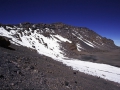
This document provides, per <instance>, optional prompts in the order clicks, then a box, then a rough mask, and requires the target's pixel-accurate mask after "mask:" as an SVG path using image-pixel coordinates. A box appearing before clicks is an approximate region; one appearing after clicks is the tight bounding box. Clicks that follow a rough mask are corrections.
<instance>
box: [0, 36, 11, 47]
mask: <svg viewBox="0 0 120 90" xmlns="http://www.w3.org/2000/svg"><path fill="white" fill-rule="evenodd" d="M10 44H11V43H10V41H9V39H8V38H7V37H4V36H0V46H2V47H8V46H10Z"/></svg>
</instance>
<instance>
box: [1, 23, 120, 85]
mask: <svg viewBox="0 0 120 90" xmlns="http://www.w3.org/2000/svg"><path fill="white" fill-rule="evenodd" d="M0 36H5V37H8V38H9V40H10V42H11V43H13V44H15V45H22V46H26V47H28V48H32V49H35V50H37V52H38V53H40V54H43V55H46V56H49V57H52V58H53V59H55V60H57V61H60V62H63V63H64V64H66V65H67V66H71V67H72V68H73V69H75V70H79V71H80V72H84V73H87V74H90V75H94V76H98V77H101V78H105V79H107V80H111V81H115V82H118V83H120V72H119V71H120V68H117V67H113V66H110V65H106V64H97V63H92V62H86V61H80V60H77V59H74V58H73V59H71V58H69V57H68V56H70V55H72V54H73V53H74V51H75V52H77V54H79V52H81V51H86V50H89V51H97V50H110V49H113V48H116V46H115V45H114V42H113V41H112V40H110V39H107V38H103V37H101V36H100V35H98V34H96V33H95V32H93V31H91V30H89V29H87V28H81V27H73V26H69V25H65V24H63V23H55V24H30V23H23V24H19V25H1V27H0Z"/></svg>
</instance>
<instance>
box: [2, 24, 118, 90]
mask: <svg viewBox="0 0 120 90" xmlns="http://www.w3.org/2000/svg"><path fill="white" fill-rule="evenodd" d="M119 53H120V49H119V47H117V46H115V44H114V42H113V40H111V39H107V38H105V37H102V36H100V35H99V34H97V33H95V32H94V31H93V30H90V29H88V28H86V27H75V26H71V25H67V24H64V23H52V24H44V23H39V24H34V23H29V22H26V23H20V24H9V25H8V24H7V25H5V24H0V57H1V58H0V64H1V66H0V67H1V68H0V71H1V72H0V78H1V82H4V83H3V84H0V86H1V87H2V88H4V89H6V88H7V87H8V88H9V89H17V88H19V89H24V88H26V89H27V84H28V88H29V89H33V88H32V87H35V89H38V88H41V90H56V89H58V90H79V89H83V90H84V89H85V90H93V89H98V90H106V89H109V90H119V88H120V87H119V84H118V83H120V72H119V71H120V68H119V67H120V61H119V58H120V55H119ZM57 61H59V62H57ZM60 62H61V63H60ZM101 63H102V64H101ZM64 65H66V66H69V67H71V68H72V69H71V68H69V67H66V66H64ZM73 70H77V72H76V71H73ZM81 72H83V73H85V74H83V73H81ZM71 73H72V74H71ZM77 73H78V74H77ZM76 74H77V75H76ZM86 74H88V75H86ZM69 75H70V76H69ZM89 75H93V76H97V78H96V77H93V76H89ZM45 76H46V77H45ZM23 77H24V78H26V81H25V80H24V79H23ZM66 77H67V78H66ZM73 77H76V78H74V79H73V80H71V78H73ZM9 78H10V79H9ZM16 78H17V79H16ZM37 78H39V79H37ZM86 78H87V79H86ZM102 78H103V79H106V80H109V81H105V80H103V79H102ZM14 79H15V81H14ZM80 79H81V84H80V82H79V81H80ZM4 80H6V81H4ZM11 80H12V81H13V82H14V83H12V81H11ZM34 80H36V82H35V81H34ZM39 80H41V81H39ZM84 80H85V81H84ZM91 80H93V81H95V82H93V81H91ZM111 81H113V82H117V84H116V83H113V82H111ZM9 82H10V84H9ZM73 82H74V83H73ZM97 82H98V83H99V84H96V83H97ZM6 83H7V85H8V86H5V85H6ZM16 83H17V84H16ZM20 83H21V84H20ZM39 83H41V84H40V85H39ZM77 83H79V84H77ZM90 83H92V84H93V85H92V84H90ZM103 83H105V84H103ZM106 83H108V85H107V86H106ZM61 84H62V86H61ZM83 84H86V85H88V86H89V87H90V88H87V87H86V86H83ZM52 85H53V86H52ZM56 85H57V86H56ZM94 85H95V86H96V87H94ZM114 85H115V86H114ZM79 86H80V87H79ZM42 87H43V88H44V89H42ZM55 87H56V89H55ZM8 88H7V89H8ZM50 88H52V89H50Z"/></svg>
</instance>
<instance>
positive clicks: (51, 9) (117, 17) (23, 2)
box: [0, 0, 120, 46]
mask: <svg viewBox="0 0 120 90" xmlns="http://www.w3.org/2000/svg"><path fill="white" fill-rule="evenodd" d="M21 22H32V23H39V22H42V23H53V22H63V23H66V24H70V25H73V26H80V27H81V26H83V27H87V28H89V29H91V30H94V31H95V32H97V33H98V34H100V35H101V36H103V37H107V38H110V39H113V40H114V41H115V44H117V45H119V46H120V0H0V23H3V24H18V23H21Z"/></svg>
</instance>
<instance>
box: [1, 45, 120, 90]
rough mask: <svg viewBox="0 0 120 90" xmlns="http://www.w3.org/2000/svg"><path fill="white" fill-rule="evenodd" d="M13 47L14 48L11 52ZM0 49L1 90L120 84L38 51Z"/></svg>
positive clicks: (108, 89)
mask: <svg viewBox="0 0 120 90" xmlns="http://www.w3.org/2000/svg"><path fill="white" fill-rule="evenodd" d="M10 48H11V49H10ZM10 48H3V47H0V89H3V90H4V89H9V90H13V89H19V90H22V89H33V90H36V89H39V90H119V89H120V85H119V84H117V83H113V82H110V81H106V80H103V79H101V78H99V77H93V76H90V75H87V74H84V73H80V72H78V71H73V70H72V69H71V68H70V67H66V66H65V65H63V64H62V63H60V62H57V61H55V60H52V59H51V58H49V57H46V56H44V55H39V54H38V53H37V52H36V50H33V49H30V48H26V47H22V46H16V45H13V44H12V45H11V46H10Z"/></svg>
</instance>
